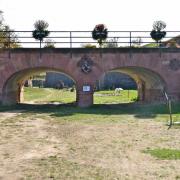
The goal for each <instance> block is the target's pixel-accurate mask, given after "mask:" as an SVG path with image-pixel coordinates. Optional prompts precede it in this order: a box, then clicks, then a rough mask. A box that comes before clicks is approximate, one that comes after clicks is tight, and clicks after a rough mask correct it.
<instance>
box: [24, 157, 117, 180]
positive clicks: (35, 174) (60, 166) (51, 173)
mask: <svg viewBox="0 0 180 180" xmlns="http://www.w3.org/2000/svg"><path fill="white" fill-rule="evenodd" d="M32 164H33V168H32V169H26V170H25V171H24V173H25V175H26V177H31V178H32V179H73V180H78V179H86V180H92V179H96V180H103V179H116V180H118V179H119V177H118V175H117V174H116V173H115V172H113V171H110V170H109V169H103V168H99V167H96V166H94V165H93V164H92V165H90V164H82V163H78V162H72V161H69V160H67V159H64V158H62V157H58V156H56V155H55V156H50V157H47V158H42V159H34V160H33V162H32Z"/></svg>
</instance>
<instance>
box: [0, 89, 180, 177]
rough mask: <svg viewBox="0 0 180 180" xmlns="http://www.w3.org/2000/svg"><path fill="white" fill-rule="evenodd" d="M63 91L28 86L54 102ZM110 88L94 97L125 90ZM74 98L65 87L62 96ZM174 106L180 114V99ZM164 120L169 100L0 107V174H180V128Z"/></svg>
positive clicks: (32, 97)
mask: <svg viewBox="0 0 180 180" xmlns="http://www.w3.org/2000/svg"><path fill="white" fill-rule="evenodd" d="M42 90H43V91H42ZM52 92H54V93H55V94H54V93H52ZM58 93H59V94H58ZM60 93H61V91H59V90H53V91H51V89H50V90H49V89H41V92H40V91H39V89H38V88H33V89H25V99H26V100H28V101H36V102H44V101H45V102H47V101H57V98H55V97H56V96H57V97H59V96H60ZM66 93H67V94H66ZM108 93H110V92H109V91H108V92H97V94H98V95H97V96H96V95H95V98H96V97H97V100H95V101H96V102H100V101H101V102H103V101H102V100H101V99H100V98H102V97H104V95H105V97H104V98H103V99H104V100H105V101H106V102H111V101H109V99H108V98H109V96H112V97H111V98H114V99H112V101H113V102H116V99H117V98H122V97H123V96H124V98H125V97H126V96H127V94H125V95H123V94H121V96H113V95H111V93H110V95H109V94H108ZM125 93H126V92H125ZM74 94H75V93H74ZM99 94H100V95H99ZM130 94H132V95H133V92H130ZM59 98H60V97H59ZM63 98H64V100H62V99H63ZM66 98H67V99H66ZM98 98H99V99H98ZM132 98H133V96H131V95H130V96H129V99H132ZM74 99H75V97H74V96H73V93H72V96H71V95H70V94H69V92H64V94H63V95H62V96H61V98H60V99H59V101H61V102H62V101H64V102H66V103H67V102H72V101H73V100H74ZM118 102H119V101H118ZM172 111H173V119H175V120H180V104H178V103H173V108H172ZM167 120H168V114H167V106H166V105H165V104H146V105H145V104H138V103H124V104H113V103H112V104H103V105H102V104H95V105H93V106H92V107H89V108H79V107H76V106H75V105H74V104H66V105H63V104H56V105H52V104H41V105H40V104H19V105H15V106H0V179H15V180H19V179H22V180H34V179H35V180H36V179H38V180H50V179H58V180H80V179H82V180H94V179H95V180H113V179H114V180H115V179H116V180H121V179H127V180H131V179H133V180H139V179H163V180H164V179H165V180H166V179H167V180H169V179H175V180H179V179H180V160H179V151H180V140H179V139H180V138H179V137H180V126H172V128H170V129H169V130H168V127H167V126H166V122H167Z"/></svg>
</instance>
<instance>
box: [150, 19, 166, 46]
mask: <svg viewBox="0 0 180 180" xmlns="http://www.w3.org/2000/svg"><path fill="white" fill-rule="evenodd" d="M165 27H166V23H165V22H163V21H155V22H154V24H153V30H152V31H151V33H150V35H151V38H152V39H154V40H155V41H156V42H157V43H159V42H160V41H161V39H163V38H164V37H165V36H166V32H165V31H162V30H163V29H164V28H165Z"/></svg>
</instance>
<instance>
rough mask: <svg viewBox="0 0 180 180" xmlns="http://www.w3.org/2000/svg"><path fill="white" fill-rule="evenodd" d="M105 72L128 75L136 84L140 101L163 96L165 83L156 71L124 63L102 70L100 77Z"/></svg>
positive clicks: (152, 99)
mask: <svg viewBox="0 0 180 180" xmlns="http://www.w3.org/2000/svg"><path fill="white" fill-rule="evenodd" d="M107 72H121V73H123V74H127V75H129V76H130V77H131V78H132V79H133V80H134V81H135V82H136V84H137V90H138V99H139V100H140V101H159V100H163V98H164V95H163V92H164V90H166V88H167V84H166V81H165V79H164V78H163V77H162V76H161V75H160V74H159V73H158V72H155V71H153V70H151V69H148V68H144V67H141V66H125V65H124V66H123V67H122V66H119V67H118V66H117V67H116V68H112V69H109V70H106V71H104V72H103V75H101V77H102V76H104V75H105V74H106V73H107ZM101 77H100V78H99V79H101Z"/></svg>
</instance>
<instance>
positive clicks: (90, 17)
mask: <svg viewBox="0 0 180 180" xmlns="http://www.w3.org/2000/svg"><path fill="white" fill-rule="evenodd" d="M179 5H180V1H179V0H171V1H168V0H49V1H48V0H0V10H2V11H3V12H4V14H3V15H4V20H5V23H6V24H8V25H10V27H11V28H12V29H14V30H16V31H19V30H33V28H34V27H33V24H34V22H35V21H36V20H39V19H42V20H45V21H47V22H48V23H49V28H48V29H49V30H59V31H63V30H90V31H91V30H92V29H93V28H94V26H95V25H96V24H99V23H103V24H105V25H106V26H107V28H108V30H109V31H113V30H127V31H129V30H147V31H148V30H152V24H153V22H154V21H156V20H162V21H164V22H166V24H167V27H166V30H180V13H179Z"/></svg>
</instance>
